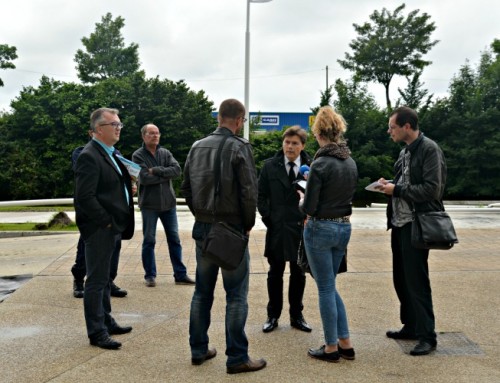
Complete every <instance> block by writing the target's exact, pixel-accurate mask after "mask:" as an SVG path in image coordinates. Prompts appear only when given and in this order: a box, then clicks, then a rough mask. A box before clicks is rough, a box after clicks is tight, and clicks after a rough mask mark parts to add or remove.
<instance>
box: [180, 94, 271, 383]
mask: <svg viewBox="0 0 500 383" xmlns="http://www.w3.org/2000/svg"><path fill="white" fill-rule="evenodd" d="M218 120H219V127H218V128H217V129H216V130H215V132H213V133H212V134H210V135H209V136H208V137H205V138H203V139H202V140H199V141H196V142H195V143H194V144H193V146H192V147H191V150H190V151H189V154H188V158H187V159H186V164H185V166H184V182H183V183H182V188H181V190H182V194H183V195H184V197H186V202H187V204H188V206H189V209H190V210H191V212H192V213H193V214H194V216H195V223H194V226H193V239H194V240H195V241H196V287H195V290H194V295H193V300H192V301H191V315H190V321H189V344H190V346H191V363H192V364H194V365H200V364H202V363H204V362H205V360H208V359H211V358H213V357H215V356H216V355H217V352H216V350H215V348H211V349H210V348H209V347H208V344H209V338H208V328H209V327H210V311H211V309H212V304H213V301H214V290H215V284H216V282H217V276H218V274H219V266H217V265H216V264H215V263H212V262H211V261H210V260H207V259H206V258H204V257H203V255H202V245H203V240H204V239H205V237H206V236H207V234H208V233H209V232H210V229H211V228H212V223H214V222H218V221H225V222H227V223H229V224H231V225H232V226H234V228H235V229H237V230H240V231H241V232H242V233H243V232H244V233H246V234H247V235H248V234H249V233H250V230H251V229H252V227H253V226H254V224H255V215H256V207H257V173H256V171H255V164H254V159H253V154H252V148H251V146H250V143H249V142H248V141H247V140H245V139H243V138H240V137H238V136H237V134H238V133H239V132H240V131H241V128H242V127H243V123H244V120H245V107H244V106H243V105H242V104H241V102H239V101H238V100H235V99H229V100H225V101H223V102H222V104H221V105H220V108H219V116H218ZM221 144H223V146H222V151H221V152H220V153H221V155H220V161H219V163H215V162H216V156H217V152H218V149H219V146H221ZM216 166H220V184H219V188H218V194H217V198H216V199H215V196H214V194H215V191H214V190H215V187H216V185H215V181H214V179H215V176H214V174H215V167H216ZM249 266H250V255H249V253H248V248H247V249H246V251H245V255H244V257H243V260H242V262H241V263H240V265H239V266H238V267H237V268H236V269H235V270H224V269H223V270H222V280H223V282H224V283H223V284H224V289H225V290H226V355H227V362H226V367H227V373H228V374H237V373H241V372H250V371H257V370H260V369H262V368H264V367H265V366H266V361H265V360H264V359H259V360H252V359H250V357H249V356H248V340H247V336H246V334H245V323H246V320H247V316H248V303H247V298H248V281H249Z"/></svg>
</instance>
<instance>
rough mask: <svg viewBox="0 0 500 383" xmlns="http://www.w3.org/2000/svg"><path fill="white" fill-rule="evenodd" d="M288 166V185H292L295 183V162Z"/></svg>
mask: <svg viewBox="0 0 500 383" xmlns="http://www.w3.org/2000/svg"><path fill="white" fill-rule="evenodd" d="M288 166H290V171H289V172H288V179H289V180H290V183H293V181H295V172H294V171H293V167H294V166H295V162H289V163H288Z"/></svg>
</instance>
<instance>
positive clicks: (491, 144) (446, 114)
mask: <svg viewBox="0 0 500 383" xmlns="http://www.w3.org/2000/svg"><path fill="white" fill-rule="evenodd" d="M497 41H498V40H495V42H494V43H493V44H492V51H487V52H484V53H483V54H482V56H481V60H480V63H479V65H478V66H477V68H473V67H472V66H471V65H470V64H469V63H468V62H466V64H465V65H464V66H463V67H462V68H461V69H460V71H459V73H458V74H457V75H455V76H454V77H453V79H452V81H451V83H450V87H449V93H450V95H449V97H447V98H443V99H441V100H438V101H437V102H436V103H435V105H434V106H433V107H432V108H430V109H429V111H428V112H427V114H426V115H425V116H424V118H423V120H422V122H421V129H422V130H423V131H424V132H425V134H426V135H428V136H429V137H431V138H433V139H435V140H436V141H437V142H438V143H439V144H440V145H441V147H442V148H443V151H444V153H445V156H446V159H447V165H448V182H447V195H448V196H449V197H451V198H464V199H489V198H498V196H499V195H500V130H499V129H498V121H500V57H499V53H500V51H497V50H496V46H497V45H496V42H497Z"/></svg>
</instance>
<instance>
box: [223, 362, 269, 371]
mask: <svg viewBox="0 0 500 383" xmlns="http://www.w3.org/2000/svg"><path fill="white" fill-rule="evenodd" d="M266 364H267V362H266V361H265V360H264V359H258V360H252V359H250V358H249V359H248V361H247V362H245V363H240V364H237V365H236V366H231V367H227V369H226V372H227V373H228V374H239V373H241V372H252V371H259V370H262V369H263V368H264V367H266Z"/></svg>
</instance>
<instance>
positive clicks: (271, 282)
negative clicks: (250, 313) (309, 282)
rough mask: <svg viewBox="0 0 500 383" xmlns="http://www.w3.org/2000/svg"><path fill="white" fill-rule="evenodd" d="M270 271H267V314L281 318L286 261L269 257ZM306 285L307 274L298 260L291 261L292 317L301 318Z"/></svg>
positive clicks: (290, 294) (290, 299) (290, 300)
mask: <svg viewBox="0 0 500 383" xmlns="http://www.w3.org/2000/svg"><path fill="white" fill-rule="evenodd" d="M267 262H268V263H269V266H270V268H269V272H268V273H267V293H268V295H269V302H268V304H267V316H268V317H270V318H279V317H280V316H281V310H282V309H283V274H284V272H285V266H286V262H285V261H284V260H276V259H274V258H273V257H272V256H271V257H269V256H268V257H267ZM305 287H306V276H305V274H304V272H303V271H302V270H301V268H300V267H299V266H297V262H290V283H289V286H288V302H289V304H290V318H299V317H300V316H301V315H302V310H303V308H304V306H303V304H302V298H303V296H304V288H305Z"/></svg>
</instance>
